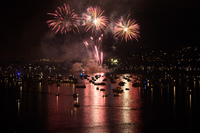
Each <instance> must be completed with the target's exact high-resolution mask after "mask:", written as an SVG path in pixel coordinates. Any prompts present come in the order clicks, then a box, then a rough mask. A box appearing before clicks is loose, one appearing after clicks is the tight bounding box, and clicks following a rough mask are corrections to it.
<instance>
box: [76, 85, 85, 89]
mask: <svg viewBox="0 0 200 133" xmlns="http://www.w3.org/2000/svg"><path fill="white" fill-rule="evenodd" d="M75 87H76V88H86V86H85V85H76V86H75Z"/></svg>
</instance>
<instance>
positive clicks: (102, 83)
mask: <svg viewBox="0 0 200 133" xmlns="http://www.w3.org/2000/svg"><path fill="white" fill-rule="evenodd" d="M94 85H106V83H104V82H101V83H94Z"/></svg>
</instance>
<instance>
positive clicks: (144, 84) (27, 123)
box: [0, 72, 200, 133]
mask: <svg viewBox="0 0 200 133" xmlns="http://www.w3.org/2000/svg"><path fill="white" fill-rule="evenodd" d="M52 75H55V77H54V79H55V80H54V79H52V81H51V82H49V81H50V80H49V81H48V76H49V74H47V73H44V75H43V78H42V79H40V78H39V77H38V75H31V74H24V75H23V77H22V82H21V80H19V79H20V77H18V80H16V81H15V78H13V76H11V75H9V76H5V75H4V76H1V84H0V88H1V93H2V94H3V95H2V97H3V99H2V100H3V108H2V110H3V111H2V114H1V115H2V118H3V119H1V121H2V124H3V131H4V132H13V133H14V132H17V133H18V132H19V133H20V132H51V133H53V132H59V133H60V132H61V133H62V132H87V133H88V132H139V133H146V132H186V131H187V132H198V131H199V127H198V121H199V120H200V114H199V112H200V108H199V105H200V99H199V96H200V91H199V84H200V80H199V76H190V75H189V76H188V75H187V74H180V73H179V75H178V76H174V75H171V74H167V72H163V74H161V73H160V75H157V76H155V75H152V73H149V74H147V73H146V74H140V73H139V72H138V73H137V74H131V73H126V74H114V73H109V74H106V73H94V74H89V76H90V77H85V78H82V79H81V78H80V76H79V75H77V77H78V84H85V85H86V88H78V87H76V85H78V84H74V83H62V81H61V80H58V79H60V78H58V77H62V80H64V77H63V75H62V76H61V75H60V76H58V75H57V78H56V74H52ZM95 75H99V76H98V78H95ZM196 75H197V74H196ZM11 77H12V78H11ZM52 77H53V76H52ZM92 78H93V79H94V81H95V80H96V81H95V83H100V82H104V83H106V85H95V84H94V83H92V81H93V80H92ZM103 80H104V81H103ZM53 81H55V82H56V83H53ZM114 81H115V83H114ZM121 81H122V82H124V84H123V83H122V84H121V89H122V90H123V91H122V92H121V91H119V92H118V93H117V92H116V91H115V90H113V89H116V88H117V87H120V84H119V83H120V82H121ZM111 82H112V83H111ZM97 87H99V88H97ZM104 89H105V90H104ZM57 92H58V93H59V95H57ZM74 93H77V94H78V97H77V98H75V97H73V94H74ZM75 101H77V102H78V105H79V106H78V107H75V106H74V102H75Z"/></svg>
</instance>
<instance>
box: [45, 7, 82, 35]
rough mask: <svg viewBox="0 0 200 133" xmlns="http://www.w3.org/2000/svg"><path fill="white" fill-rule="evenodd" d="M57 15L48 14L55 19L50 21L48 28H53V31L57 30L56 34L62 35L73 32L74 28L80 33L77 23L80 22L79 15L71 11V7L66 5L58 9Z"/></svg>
mask: <svg viewBox="0 0 200 133" xmlns="http://www.w3.org/2000/svg"><path fill="white" fill-rule="evenodd" d="M57 8H58V9H57V10H55V13H47V14H48V15H52V16H54V19H52V20H48V21H47V23H48V26H49V27H52V30H56V31H55V33H58V32H59V31H60V33H61V34H63V33H66V32H69V31H73V32H74V33H75V30H74V27H75V28H76V29H77V31H78V32H79V29H78V26H77V24H76V23H77V22H78V21H79V18H78V15H77V14H75V13H74V9H71V8H70V6H69V5H66V4H64V7H63V6H61V7H57Z"/></svg>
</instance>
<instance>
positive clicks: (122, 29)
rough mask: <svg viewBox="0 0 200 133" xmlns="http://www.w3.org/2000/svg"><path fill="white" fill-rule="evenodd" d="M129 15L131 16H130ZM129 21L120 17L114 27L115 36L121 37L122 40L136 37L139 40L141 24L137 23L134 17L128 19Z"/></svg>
mask: <svg viewBox="0 0 200 133" xmlns="http://www.w3.org/2000/svg"><path fill="white" fill-rule="evenodd" d="M128 17H129V16H128ZM128 17H127V21H124V19H123V18H121V19H119V20H118V22H117V23H115V24H116V26H115V27H114V37H119V38H121V40H123V39H124V40H125V41H126V42H127V40H133V39H136V40H137V41H138V37H140V36H139V33H140V32H139V29H140V26H139V25H138V24H137V23H136V21H135V20H134V19H133V20H131V19H128Z"/></svg>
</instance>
